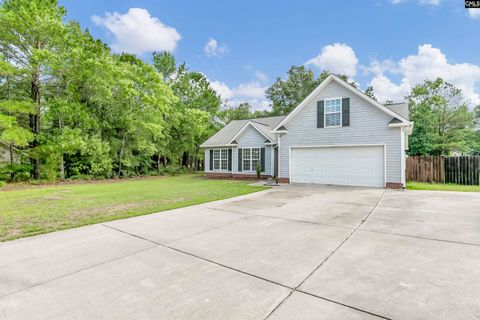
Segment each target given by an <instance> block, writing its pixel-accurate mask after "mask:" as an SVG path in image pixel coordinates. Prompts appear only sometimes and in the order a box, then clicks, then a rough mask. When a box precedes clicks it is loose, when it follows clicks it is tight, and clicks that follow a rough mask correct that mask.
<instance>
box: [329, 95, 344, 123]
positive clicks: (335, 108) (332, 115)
mask: <svg viewBox="0 0 480 320" xmlns="http://www.w3.org/2000/svg"><path fill="white" fill-rule="evenodd" d="M341 126H342V99H341V98H335V99H325V128H328V127H341Z"/></svg>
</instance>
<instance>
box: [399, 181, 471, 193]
mask: <svg viewBox="0 0 480 320" xmlns="http://www.w3.org/2000/svg"><path fill="white" fill-rule="evenodd" d="M407 190H431V191H460V192H480V186H465V185H461V184H452V183H446V184H442V183H426V182H413V181H410V182H407Z"/></svg>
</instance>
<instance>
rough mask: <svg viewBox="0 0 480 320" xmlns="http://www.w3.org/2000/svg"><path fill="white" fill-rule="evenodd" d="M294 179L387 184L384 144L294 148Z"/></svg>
mask: <svg viewBox="0 0 480 320" xmlns="http://www.w3.org/2000/svg"><path fill="white" fill-rule="evenodd" d="M290 160H291V170H292V172H291V181H292V182H298V183H320V184H335V185H346V186H364V187H384V186H385V178H384V174H385V169H384V165H385V164H384V152H383V146H352V147H318V148H317V147H316V148H292V149H291V158H290Z"/></svg>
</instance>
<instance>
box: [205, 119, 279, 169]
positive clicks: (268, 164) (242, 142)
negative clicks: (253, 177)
mask: <svg viewBox="0 0 480 320" xmlns="http://www.w3.org/2000/svg"><path fill="white" fill-rule="evenodd" d="M265 140H266V138H265V137H264V136H263V135H261V134H260V133H259V132H258V131H257V130H256V129H254V128H252V127H251V126H249V127H248V128H247V129H245V131H244V132H243V133H242V134H241V135H240V136H239V137H238V138H237V139H236V141H237V142H238V148H265V171H263V172H262V174H265V175H270V174H271V168H272V149H271V147H270V146H266V145H265ZM238 148H237V147H233V148H232V173H234V174H256V172H255V171H248V172H245V171H238ZM211 149H222V148H205V172H230V171H225V170H221V171H219V170H210V150H211Z"/></svg>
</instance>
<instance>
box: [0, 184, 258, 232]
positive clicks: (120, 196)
mask: <svg viewBox="0 0 480 320" xmlns="http://www.w3.org/2000/svg"><path fill="white" fill-rule="evenodd" d="M264 189H267V187H263V186H251V185H249V182H243V181H230V180H208V179H205V178H203V177H201V176H198V175H182V176H176V177H149V178H142V179H134V180H126V181H112V182H90V183H89V182H85V183H79V184H60V185H53V186H38V187H33V186H29V187H27V188H25V189H18V190H8V189H7V190H0V241H6V240H12V239H16V238H21V237H28V236H33V235H37V234H41V233H47V232H52V231H55V230H61V229H68V228H73V227H78V226H83V225H87V224H93V223H98V222H104V221H111V220H116V219H122V218H127V217H132V216H139V215H143V214H148V213H153V212H158V211H163V210H169V209H174V208H180V207H186V206H191V205H195V204H199V203H204V202H209V201H214V200H220V199H226V198H230V197H234V196H239V195H243V194H247V193H252V192H256V191H260V190H264Z"/></svg>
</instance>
